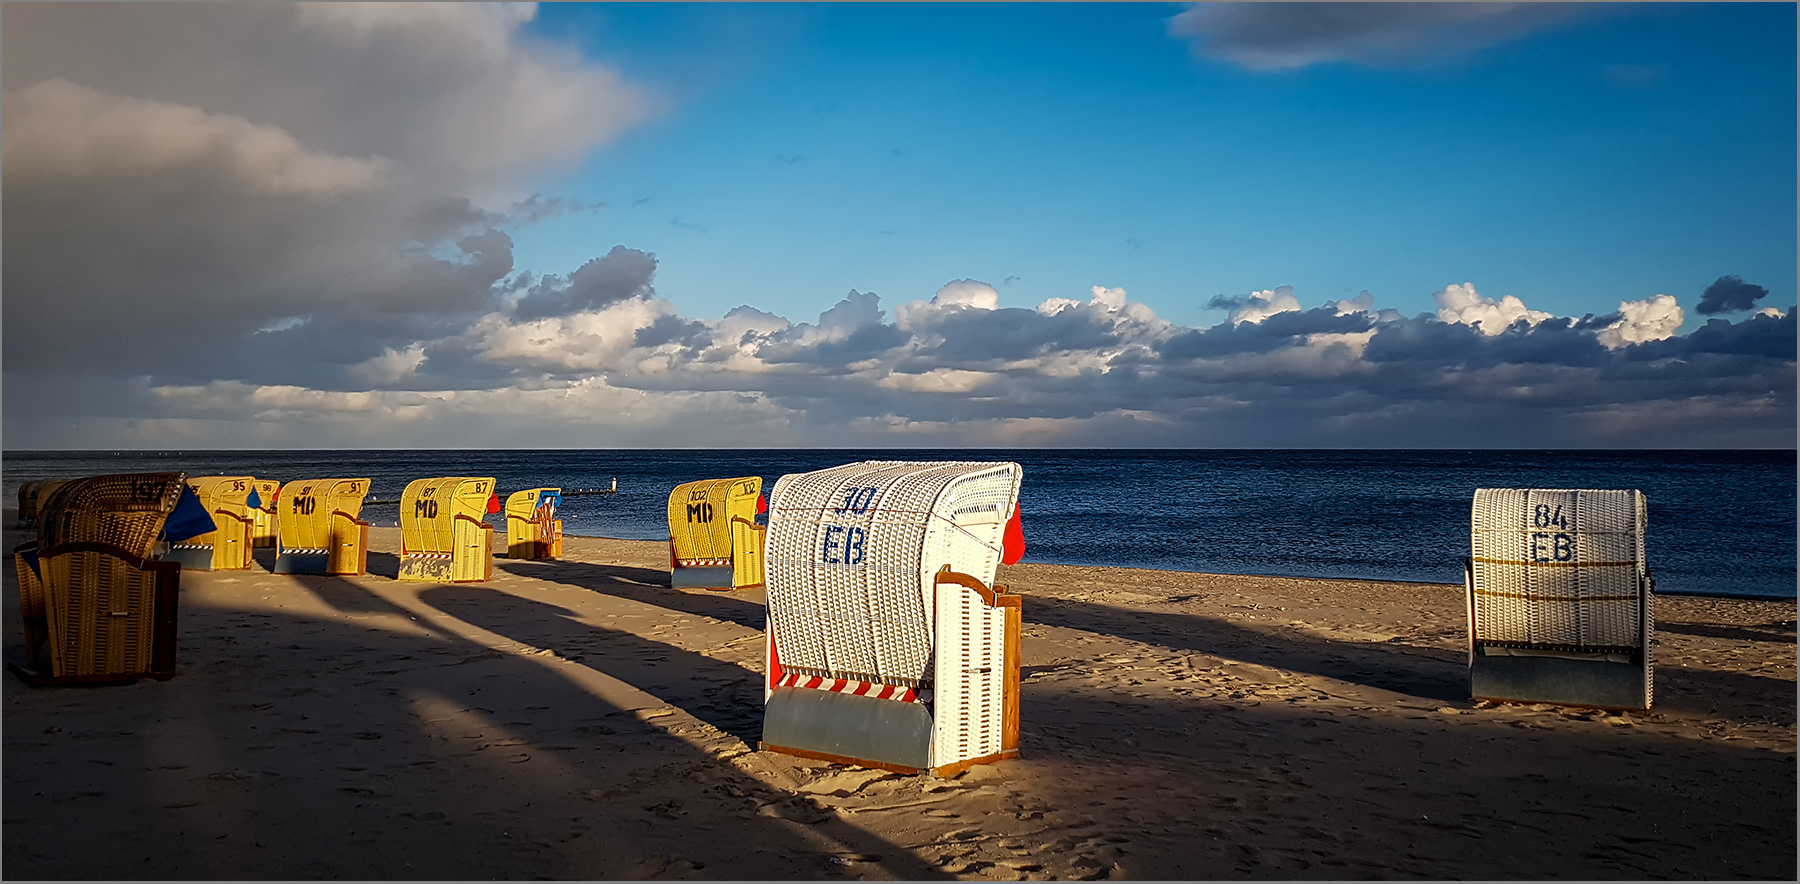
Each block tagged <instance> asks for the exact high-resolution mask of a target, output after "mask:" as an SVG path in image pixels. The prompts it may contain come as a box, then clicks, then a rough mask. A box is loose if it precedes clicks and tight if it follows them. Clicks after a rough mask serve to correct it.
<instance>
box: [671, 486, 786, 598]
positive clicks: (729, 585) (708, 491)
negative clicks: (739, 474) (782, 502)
mask: <svg viewBox="0 0 1800 884" xmlns="http://www.w3.org/2000/svg"><path fill="white" fill-rule="evenodd" d="M760 509H762V477H760V476H747V477H743V478H738V479H707V480H704V481H700V482H688V483H686V484H683V485H677V486H675V490H674V491H671V492H669V585H670V586H673V587H690V588H695V589H752V588H755V587H758V586H762V585H763V561H762V556H763V525H762V524H761V523H760V515H761V514H760V513H759V512H758V510H760Z"/></svg>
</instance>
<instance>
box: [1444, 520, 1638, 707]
mask: <svg viewBox="0 0 1800 884" xmlns="http://www.w3.org/2000/svg"><path fill="white" fill-rule="evenodd" d="M1646 521H1647V515H1646V509H1645V505H1644V495H1643V494H1641V493H1639V492H1637V491H1604V490H1568V489H1520V488H1482V489H1479V490H1477V491H1476V492H1475V501H1474V507H1473V518H1472V525H1473V530H1472V537H1473V543H1472V553H1473V555H1472V556H1471V557H1470V558H1469V560H1468V565H1467V569H1466V586H1467V596H1468V615H1469V694H1470V696H1471V697H1472V698H1473V699H1477V700H1504V701H1516V702H1531V703H1558V704H1563V705H1571V706H1591V707H1595V708H1600V709H1640V710H1641V709H1649V708H1650V706H1651V703H1652V702H1653V700H1654V699H1655V695H1654V688H1655V680H1654V675H1655V670H1654V665H1653V663H1652V660H1651V647H1652V639H1653V633H1654V630H1655V616H1654V613H1653V611H1652V603H1653V599H1654V588H1655V585H1654V582H1653V581H1652V580H1651V578H1650V570H1649V568H1648V567H1647V566H1646V565H1645V562H1644V527H1645V523H1646Z"/></svg>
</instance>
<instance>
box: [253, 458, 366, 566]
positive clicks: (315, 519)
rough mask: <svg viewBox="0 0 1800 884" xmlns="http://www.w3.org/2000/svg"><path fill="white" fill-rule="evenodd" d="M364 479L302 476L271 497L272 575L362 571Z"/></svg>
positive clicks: (364, 532)
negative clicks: (274, 505) (274, 508)
mask: <svg viewBox="0 0 1800 884" xmlns="http://www.w3.org/2000/svg"><path fill="white" fill-rule="evenodd" d="M368 493H369V480H368V479H307V480H296V481H293V482H289V483H287V484H286V485H284V486H282V488H281V489H280V491H279V492H278V494H279V496H278V497H277V498H276V499H277V500H278V501H279V503H278V505H277V510H278V514H277V516H276V519H275V523H276V525H275V527H276V532H275V533H276V545H275V573H277V574H365V573H367V572H368V570H369V523H368V522H365V521H363V520H362V506H363V498H364V497H365V496H367V495H368Z"/></svg>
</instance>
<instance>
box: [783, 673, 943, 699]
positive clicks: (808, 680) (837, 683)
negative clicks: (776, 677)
mask: <svg viewBox="0 0 1800 884" xmlns="http://www.w3.org/2000/svg"><path fill="white" fill-rule="evenodd" d="M778 686H779V687H784V688H811V689H813V690H815V691H830V692H832V693H834V694H855V695H857V696H858V697H874V698H876V699H878V700H899V701H900V702H902V703H917V702H918V701H919V697H918V694H917V693H916V692H915V691H913V689H912V688H908V687H901V686H900V685H892V684H870V683H869V682H866V681H852V680H850V679H847V678H820V677H818V676H816V675H784V676H782V678H781V681H780V682H778Z"/></svg>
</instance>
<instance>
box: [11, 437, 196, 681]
mask: <svg viewBox="0 0 1800 884" xmlns="http://www.w3.org/2000/svg"><path fill="white" fill-rule="evenodd" d="M186 478H187V476H186V475H185V474H183V473H179V472H175V473H136V474H123V475H110V476H92V477H88V478H84V479H72V480H69V481H67V482H66V483H64V484H63V485H62V486H61V487H59V488H57V489H56V490H55V491H54V492H53V493H52V494H50V495H49V496H48V497H45V498H42V499H40V501H39V509H38V531H37V540H36V541H35V542H33V543H26V544H22V545H20V546H19V547H18V548H16V549H15V550H14V552H13V561H14V567H15V572H16V574H17V576H18V579H19V601H20V611H21V613H22V614H23V616H24V620H25V636H26V645H27V647H26V653H27V655H28V660H27V666H28V667H31V668H23V667H19V666H16V665H15V666H9V667H8V668H9V669H11V670H12V671H13V672H14V673H15V674H16V675H18V676H19V677H20V678H21V679H23V680H25V681H26V682H27V683H29V684H32V685H44V684H83V683H86V684H93V683H101V684H104V683H123V682H132V681H136V680H138V679H140V678H146V677H147V678H155V679H159V680H160V679H167V678H170V677H171V676H173V675H174V674H175V622H176V610H177V600H178V599H177V593H178V590H179V585H180V579H181V565H180V563H178V562H174V561H167V560H159V559H158V558H157V557H156V546H157V544H158V541H159V539H161V538H162V537H164V536H165V535H164V531H165V528H167V529H169V531H170V533H169V534H168V535H166V536H168V537H170V538H174V539H185V538H186V537H188V536H191V535H192V534H196V533H201V532H205V531H210V530H212V529H213V528H214V525H213V523H212V521H211V519H210V517H209V516H208V515H207V513H206V511H205V509H204V508H203V507H202V506H201V505H200V504H199V501H198V500H197V499H196V498H195V497H194V496H193V494H192V491H191V489H188V488H187V485H186V483H185V480H186ZM178 505H179V508H178ZM171 513H174V514H176V518H174V519H172V518H170V516H171ZM178 526H186V527H185V530H177V528H178ZM46 646H47V648H48V651H49V657H50V660H49V665H48V667H43V666H40V665H39V660H38V658H39V652H40V650H42V649H44V648H45V647H46ZM46 670H47V671H46Z"/></svg>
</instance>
